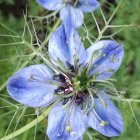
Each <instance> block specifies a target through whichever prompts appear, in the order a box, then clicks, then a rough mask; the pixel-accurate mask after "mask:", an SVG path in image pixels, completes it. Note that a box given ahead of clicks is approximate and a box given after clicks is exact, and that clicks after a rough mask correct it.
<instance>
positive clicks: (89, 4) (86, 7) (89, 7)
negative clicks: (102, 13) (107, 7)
mask: <svg viewBox="0 0 140 140" xmlns="http://www.w3.org/2000/svg"><path fill="white" fill-rule="evenodd" d="M99 7H100V3H99V2H98V1H97V0H79V5H78V8H80V9H81V10H82V11H83V12H92V11H94V10H96V9H97V8H99Z"/></svg>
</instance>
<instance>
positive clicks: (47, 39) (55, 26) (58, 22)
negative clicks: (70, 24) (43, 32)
mask: <svg viewBox="0 0 140 140" xmlns="http://www.w3.org/2000/svg"><path fill="white" fill-rule="evenodd" d="M60 22H61V20H60V19H58V20H57V22H56V23H55V25H54V26H53V28H52V30H51V32H50V33H49V34H48V36H47V38H46V39H45V40H44V42H43V43H42V44H43V45H45V44H46V43H47V42H48V41H49V38H50V36H51V33H52V32H53V31H54V30H55V29H56V28H57V27H58V25H59V24H60Z"/></svg>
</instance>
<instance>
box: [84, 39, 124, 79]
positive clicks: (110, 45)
mask: <svg viewBox="0 0 140 140" xmlns="http://www.w3.org/2000/svg"><path fill="white" fill-rule="evenodd" d="M123 55H124V49H123V46H122V45H120V44H118V43H117V42H115V41H111V40H102V41H99V42H98V43H96V44H94V45H93V46H91V47H90V48H88V49H87V60H86V63H89V61H90V60H91V58H92V56H93V59H92V64H91V68H90V71H89V75H93V74H95V75H97V77H96V79H102V80H103V79H108V78H110V77H111V76H112V75H113V74H114V73H115V72H116V71H117V70H118V69H119V67H120V65H121V63H122V58H123Z"/></svg>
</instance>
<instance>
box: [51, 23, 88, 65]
mask: <svg viewBox="0 0 140 140" xmlns="http://www.w3.org/2000/svg"><path fill="white" fill-rule="evenodd" d="M49 54H50V56H51V58H52V60H53V61H54V62H57V61H58V60H61V61H62V62H63V64H65V65H66V62H69V63H70V64H72V65H74V57H75V56H76V57H77V59H78V60H79V64H82V63H83V62H85V59H86V51H85V48H84V46H83V44H82V42H81V39H80V37H79V35H78V33H77V32H76V31H75V30H71V32H70V33H69V34H67V32H66V31H65V28H64V26H63V25H61V26H60V27H59V28H58V29H57V30H56V31H55V32H54V33H52V35H51V37H50V40H49Z"/></svg>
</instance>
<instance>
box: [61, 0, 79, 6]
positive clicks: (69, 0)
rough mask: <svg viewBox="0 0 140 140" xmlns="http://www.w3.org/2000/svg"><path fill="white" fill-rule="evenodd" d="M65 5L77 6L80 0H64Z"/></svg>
mask: <svg viewBox="0 0 140 140" xmlns="http://www.w3.org/2000/svg"><path fill="white" fill-rule="evenodd" d="M64 3H66V4H70V5H73V6H76V5H77V3H78V0H64Z"/></svg>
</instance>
